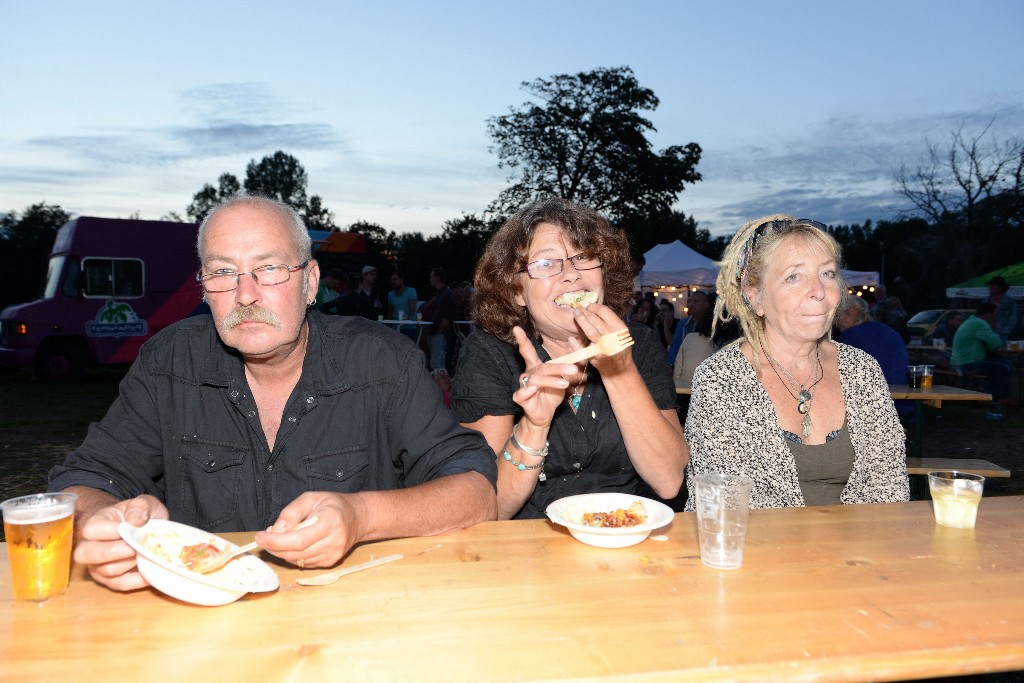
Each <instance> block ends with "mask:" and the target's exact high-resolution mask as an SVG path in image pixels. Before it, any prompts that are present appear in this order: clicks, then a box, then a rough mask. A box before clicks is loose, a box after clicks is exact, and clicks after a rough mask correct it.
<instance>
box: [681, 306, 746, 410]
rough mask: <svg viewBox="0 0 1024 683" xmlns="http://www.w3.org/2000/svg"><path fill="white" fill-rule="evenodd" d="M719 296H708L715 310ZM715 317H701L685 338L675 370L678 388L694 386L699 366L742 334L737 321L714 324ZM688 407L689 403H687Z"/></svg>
mask: <svg viewBox="0 0 1024 683" xmlns="http://www.w3.org/2000/svg"><path fill="white" fill-rule="evenodd" d="M717 300H718V296H717V295H716V294H715V293H714V292H712V293H710V294H708V305H709V306H710V307H711V308H712V309H713V308H714V306H715V303H716V301H717ZM714 322H715V317H714V316H713V315H704V316H701V319H700V320H698V321H697V327H696V328H694V330H693V332H691V333H690V334H688V335H686V336H685V337H683V343H682V344H680V346H679V353H678V355H677V356H676V362H675V365H674V370H673V379H674V380H675V384H676V386H677V387H690V386H692V384H693V373H694V371H695V370H696V369H697V366H698V365H700V364H701V363H703V362H704V361H705V360H707V359H708V358H710V357H711V356H712V355H714V353H715V352H717V351H718V350H719V349H721V348H722V347H723V346H725V345H726V344H728V343H729V342H732V341H735V340H736V339H737V338H739V336H740V335H741V334H742V330H741V329H740V326H739V323H738V322H737V321H736V320H735V319H728V321H727V322H720V323H718V324H713V323H714ZM685 403H686V404H687V405H688V404H689V401H686V402H685Z"/></svg>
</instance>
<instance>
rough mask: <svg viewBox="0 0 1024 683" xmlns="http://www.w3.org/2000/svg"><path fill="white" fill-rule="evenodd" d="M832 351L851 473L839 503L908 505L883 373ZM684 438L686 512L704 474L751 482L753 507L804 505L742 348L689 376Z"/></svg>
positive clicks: (858, 355) (898, 430)
mask: <svg viewBox="0 0 1024 683" xmlns="http://www.w3.org/2000/svg"><path fill="white" fill-rule="evenodd" d="M835 346H836V348H837V350H838V356H839V377H840V384H841V386H842V391H843V401H844V402H845V403H846V423H847V426H848V428H849V431H850V439H851V441H852V442H853V450H854V461H853V470H852V471H851V472H850V478H849V480H848V481H847V484H846V486H845V487H844V488H843V492H842V494H840V497H839V499H840V501H841V502H843V503H847V504H848V503H887V502H894V501H905V500H909V499H910V489H909V484H908V481H907V464H906V444H905V442H904V433H903V428H902V426H901V425H900V421H899V417H898V416H897V414H896V409H895V407H894V406H893V402H892V398H891V397H890V395H889V386H888V385H887V384H886V383H885V378H884V377H883V376H882V370H881V368H879V366H878V363H877V362H876V361H875V359H874V358H872V357H871V356H869V355H868V354H866V353H864V352H863V351H861V350H860V349H856V348H854V347H852V346H847V345H846V344H839V343H837V344H836V345H835ZM686 438H687V440H688V441H689V444H690V464H689V465H687V467H686V486H687V490H688V491H689V497H688V499H687V501H686V509H687V510H693V509H694V502H695V500H694V487H693V477H694V475H697V474H701V473H703V472H722V473H730V474H745V475H747V476H749V477H750V478H752V479H753V480H754V489H753V491H752V492H751V495H750V506H751V507H752V508H775V507H799V506H802V505H803V504H804V497H803V494H802V493H801V492H800V483H799V478H798V476H797V471H796V462H795V460H794V459H793V455H792V453H791V452H790V450H789V447H788V446H787V445H786V440H785V439H784V438H783V437H782V429H781V428H780V427H779V421H778V417H777V416H776V414H775V408H774V406H773V404H772V401H771V399H770V398H769V397H768V392H767V391H765V389H764V387H763V386H762V385H761V382H760V381H758V379H757V377H756V376H755V374H754V367H753V366H752V365H751V364H750V362H749V361H748V360H747V359H746V357H745V356H744V355H743V353H742V352H741V351H740V346H739V343H735V344H731V345H729V346H727V347H725V348H724V349H722V350H721V351H719V352H718V353H716V354H715V355H713V356H711V357H710V358H708V359H707V360H706V361H704V362H703V363H702V364H701V365H700V366H699V367H698V368H697V371H696V372H695V373H694V376H693V394H692V396H691V399H690V408H689V413H688V414H687V417H686Z"/></svg>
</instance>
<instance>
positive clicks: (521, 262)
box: [473, 199, 633, 344]
mask: <svg viewBox="0 0 1024 683" xmlns="http://www.w3.org/2000/svg"><path fill="white" fill-rule="evenodd" d="M542 223H549V224H551V225H555V226H557V227H559V228H561V229H562V230H564V231H565V234H566V235H567V236H568V238H569V240H570V241H571V242H572V243H573V244H575V245H576V246H577V247H579V249H580V251H581V252H582V253H584V254H586V255H587V256H589V257H597V258H599V259H601V263H602V273H603V282H602V284H603V286H604V304H605V305H606V306H608V307H609V308H611V309H612V310H613V311H615V313H616V314H617V315H618V316H620V317H623V316H625V315H626V311H628V310H629V298H630V295H631V294H632V292H633V269H632V262H631V259H630V250H629V242H628V240H627V239H626V235H625V233H624V232H623V231H622V230H618V229H616V228H615V227H614V226H612V224H611V223H609V222H608V221H607V219H605V218H604V217H603V216H602V215H601V214H599V213H598V212H596V211H594V210H593V209H589V208H587V207H585V206H581V205H579V204H576V203H574V202H571V201H569V200H567V199H547V200H544V201H540V202H537V203H535V204H531V205H529V206H527V207H525V208H523V209H521V210H520V211H519V212H518V213H516V214H515V215H514V216H512V217H511V218H509V219H508V220H507V221H505V223H504V225H502V226H501V227H500V228H499V229H498V231H497V232H496V233H494V236H493V237H491V240H490V241H489V242H488V243H487V247H486V248H485V249H484V253H483V256H481V257H480V261H479V262H477V265H476V272H475V273H474V275H473V286H474V287H475V288H476V296H475V297H474V299H473V321H474V322H475V323H476V326H477V327H478V328H480V329H481V330H483V331H485V332H489V333H490V334H493V335H494V336H495V337H497V338H498V339H501V340H502V341H504V342H508V343H510V344H515V337H514V336H513V334H512V328H513V327H515V326H516V325H518V326H519V327H522V328H523V329H524V330H526V333H527V334H528V335H530V336H536V334H537V332H536V330H535V328H534V326H533V321H532V320H531V319H530V315H529V313H528V312H527V310H526V308H525V307H524V306H520V305H519V304H517V303H516V295H517V294H520V293H522V291H523V283H522V278H521V276H520V273H521V272H522V271H523V269H524V268H526V256H527V253H528V252H529V249H530V242H531V240H532V239H533V235H534V232H536V230H537V227H538V226H539V225H541V224H542Z"/></svg>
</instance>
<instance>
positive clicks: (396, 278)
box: [388, 271, 417, 341]
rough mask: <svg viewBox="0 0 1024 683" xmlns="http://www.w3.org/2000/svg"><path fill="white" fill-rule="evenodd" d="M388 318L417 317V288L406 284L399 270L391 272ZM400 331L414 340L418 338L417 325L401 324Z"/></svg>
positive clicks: (411, 318)
mask: <svg viewBox="0 0 1024 683" xmlns="http://www.w3.org/2000/svg"><path fill="white" fill-rule="evenodd" d="M388 318H390V319H391V320H415V319H416V290H415V289H413V288H412V287H406V286H405V278H404V277H402V274H401V273H399V272H397V271H396V272H394V273H391V291H390V292H388ZM397 329H398V331H399V332H401V333H402V334H404V335H405V336H407V337H409V338H410V339H412V340H413V341H416V339H417V330H416V326H415V325H412V324H409V325H399V326H398V327H397Z"/></svg>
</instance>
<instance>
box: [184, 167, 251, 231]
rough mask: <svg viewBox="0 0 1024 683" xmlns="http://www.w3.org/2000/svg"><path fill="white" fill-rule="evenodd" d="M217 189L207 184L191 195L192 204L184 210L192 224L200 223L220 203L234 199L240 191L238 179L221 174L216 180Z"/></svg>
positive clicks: (228, 174) (227, 174)
mask: <svg viewBox="0 0 1024 683" xmlns="http://www.w3.org/2000/svg"><path fill="white" fill-rule="evenodd" d="M217 185H218V186H217V187H214V186H213V185H210V184H209V183H207V184H206V185H203V189H201V190H199V192H196V193H195V194H194V195H192V203H191V204H189V205H188V207H186V209H185V213H186V214H188V217H189V219H191V220H192V221H193V222H194V223H201V222H202V221H203V219H204V218H206V214H208V213H210V212H211V211H212V210H213V207H215V206H217V204H219V203H220V202H222V201H224V200H226V199H230V198H231V197H234V196H235V195H236V194H238V192H239V191H240V190H241V189H242V186H241V185H239V183H238V178H236V177H235V176H233V175H231V174H230V173H222V174H221V176H220V178H218V179H217Z"/></svg>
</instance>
